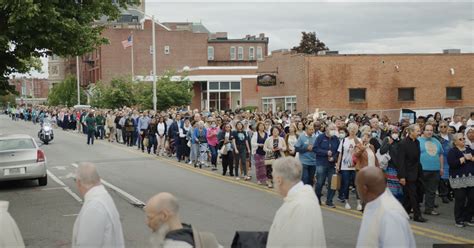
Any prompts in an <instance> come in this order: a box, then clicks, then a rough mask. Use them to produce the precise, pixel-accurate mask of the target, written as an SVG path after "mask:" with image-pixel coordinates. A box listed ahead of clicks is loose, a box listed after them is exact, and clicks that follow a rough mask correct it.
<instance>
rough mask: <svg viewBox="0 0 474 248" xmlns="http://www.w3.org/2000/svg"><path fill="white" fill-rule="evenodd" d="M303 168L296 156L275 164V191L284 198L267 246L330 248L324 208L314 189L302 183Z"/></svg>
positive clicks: (280, 160)
mask: <svg viewBox="0 0 474 248" xmlns="http://www.w3.org/2000/svg"><path fill="white" fill-rule="evenodd" d="M301 174H302V165H301V163H300V162H299V160H297V159H295V158H294V157H284V158H280V159H277V160H276V161H275V162H274V163H273V173H272V175H273V182H274V186H275V190H276V191H277V192H278V194H280V195H281V196H282V197H284V203H283V205H282V206H281V207H280V209H278V211H277V212H276V215H275V218H274V219H273V223H272V226H271V227H270V232H269V234H268V241H267V247H326V238H325V234H324V226H323V219H322V214H321V208H320V206H319V202H318V199H317V198H316V194H315V193H314V190H313V188H312V187H311V186H309V185H304V184H303V182H301Z"/></svg>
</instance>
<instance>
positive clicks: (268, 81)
mask: <svg viewBox="0 0 474 248" xmlns="http://www.w3.org/2000/svg"><path fill="white" fill-rule="evenodd" d="M276 82H277V80H276V76H275V75H271V74H264V75H260V76H258V77H257V85H258V86H275V85H276Z"/></svg>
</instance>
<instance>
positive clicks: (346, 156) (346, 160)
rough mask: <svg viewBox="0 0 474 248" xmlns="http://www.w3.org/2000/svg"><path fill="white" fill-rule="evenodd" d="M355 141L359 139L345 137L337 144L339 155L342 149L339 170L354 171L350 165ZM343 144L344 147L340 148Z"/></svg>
mask: <svg viewBox="0 0 474 248" xmlns="http://www.w3.org/2000/svg"><path fill="white" fill-rule="evenodd" d="M355 139H359V138H357V137H355V138H354V139H350V138H349V137H346V138H344V139H343V140H342V141H341V142H340V143H339V147H338V149H337V151H338V152H339V154H341V152H342V149H344V152H343V154H342V161H341V170H355V167H353V164H352V154H353V153H354V148H355V145H356V143H355ZM359 142H360V140H359ZM343 144H344V147H342V146H343Z"/></svg>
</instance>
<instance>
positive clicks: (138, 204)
mask: <svg viewBox="0 0 474 248" xmlns="http://www.w3.org/2000/svg"><path fill="white" fill-rule="evenodd" d="M71 165H72V166H73V167H75V168H77V167H79V166H78V165H77V164H76V163H72V164H71ZM100 181H101V183H102V184H103V185H104V186H106V187H108V188H110V189H112V190H114V191H115V192H117V193H119V194H120V195H122V196H123V197H125V198H126V199H127V200H128V201H129V202H130V204H132V205H134V206H135V207H139V208H143V207H145V205H146V204H145V203H144V202H142V201H140V200H139V199H138V198H136V197H135V196H133V195H131V194H129V193H127V192H126V191H125V190H123V189H121V188H119V187H117V186H115V185H113V184H111V183H109V182H107V181H105V180H104V179H100Z"/></svg>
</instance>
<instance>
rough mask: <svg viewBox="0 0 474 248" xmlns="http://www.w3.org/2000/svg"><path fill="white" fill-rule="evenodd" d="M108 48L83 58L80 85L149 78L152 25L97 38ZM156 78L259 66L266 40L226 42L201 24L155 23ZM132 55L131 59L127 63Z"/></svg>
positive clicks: (113, 28)
mask: <svg viewBox="0 0 474 248" xmlns="http://www.w3.org/2000/svg"><path fill="white" fill-rule="evenodd" d="M102 35H103V36H104V37H106V38H107V39H108V40H109V44H107V45H103V46H101V47H99V48H98V49H97V50H96V51H94V52H92V53H90V54H87V55H85V56H83V58H82V62H83V63H82V64H81V68H82V69H81V73H82V79H81V81H82V82H85V84H91V83H92V84H94V83H96V82H97V81H99V80H100V81H104V82H109V81H110V80H112V79H113V78H117V77H124V76H130V77H131V76H132V59H133V76H134V78H135V79H143V78H145V77H147V76H151V75H152V71H153V67H152V65H153V64H152V62H153V55H152V53H153V49H152V21H151V20H150V19H142V21H141V22H138V23H129V24H127V25H123V24H122V25H120V26H117V25H116V24H110V25H109V28H107V29H105V31H104V32H103V33H102ZM129 36H132V37H133V38H132V39H133V47H128V48H126V49H124V48H123V46H122V41H124V40H126V39H127V38H128V37H129ZM155 36H156V38H155V40H156V50H157V52H156V61H157V68H156V71H157V74H158V75H161V74H163V73H164V72H165V71H179V70H181V69H183V68H184V67H200V66H210V65H212V66H220V65H226V66H249V65H256V63H257V61H258V60H263V58H264V56H265V55H266V54H267V52H268V38H267V37H265V35H264V34H260V35H259V36H258V37H255V36H250V35H247V36H246V37H245V38H243V39H229V38H228V37H227V33H223V32H221V33H216V34H213V33H210V32H209V31H208V30H207V28H206V27H205V26H204V25H202V24H201V23H188V22H185V23H159V22H156V23H155ZM132 50H133V58H132Z"/></svg>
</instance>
